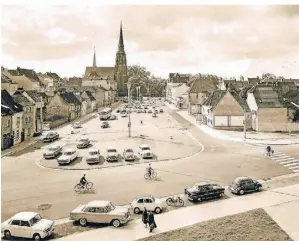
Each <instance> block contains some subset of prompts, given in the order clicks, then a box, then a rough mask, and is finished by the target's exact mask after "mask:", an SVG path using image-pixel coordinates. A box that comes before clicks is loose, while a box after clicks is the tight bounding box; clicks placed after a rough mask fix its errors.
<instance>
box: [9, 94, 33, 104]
mask: <svg viewBox="0 0 299 241" xmlns="http://www.w3.org/2000/svg"><path fill="white" fill-rule="evenodd" d="M12 98H13V99H14V101H15V102H17V103H19V104H20V105H22V106H24V107H25V106H34V104H33V103H31V102H30V101H29V100H28V99H27V98H26V97H25V96H24V95H22V94H21V93H18V94H16V93H15V94H13V95H12Z"/></svg>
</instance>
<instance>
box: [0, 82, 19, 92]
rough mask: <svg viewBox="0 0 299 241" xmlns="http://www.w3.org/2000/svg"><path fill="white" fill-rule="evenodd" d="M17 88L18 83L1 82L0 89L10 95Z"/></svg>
mask: <svg viewBox="0 0 299 241" xmlns="http://www.w3.org/2000/svg"><path fill="white" fill-rule="evenodd" d="M17 89H18V84H11V83H1V90H6V91H7V92H8V93H9V94H10V95H13V94H14V93H15V92H16V90H17Z"/></svg>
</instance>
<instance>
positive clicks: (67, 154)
mask: <svg viewBox="0 0 299 241" xmlns="http://www.w3.org/2000/svg"><path fill="white" fill-rule="evenodd" d="M63 155H65V156H70V155H72V152H71V151H66V152H65V153H63Z"/></svg>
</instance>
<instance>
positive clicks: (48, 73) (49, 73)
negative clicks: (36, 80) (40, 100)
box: [46, 72, 62, 80]
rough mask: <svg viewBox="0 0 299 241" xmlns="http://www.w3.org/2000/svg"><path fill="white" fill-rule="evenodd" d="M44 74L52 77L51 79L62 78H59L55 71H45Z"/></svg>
mask: <svg viewBox="0 0 299 241" xmlns="http://www.w3.org/2000/svg"><path fill="white" fill-rule="evenodd" d="M46 75H47V76H49V77H51V78H53V79H55V80H62V78H60V77H59V75H58V74H56V73H52V72H47V73H46Z"/></svg>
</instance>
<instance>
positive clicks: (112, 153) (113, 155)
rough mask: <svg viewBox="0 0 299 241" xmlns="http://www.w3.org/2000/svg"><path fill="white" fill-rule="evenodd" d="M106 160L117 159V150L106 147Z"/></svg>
mask: <svg viewBox="0 0 299 241" xmlns="http://www.w3.org/2000/svg"><path fill="white" fill-rule="evenodd" d="M106 161H108V162H109V161H118V152H117V150H116V149H115V148H113V147H108V148H107V150H106Z"/></svg>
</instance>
